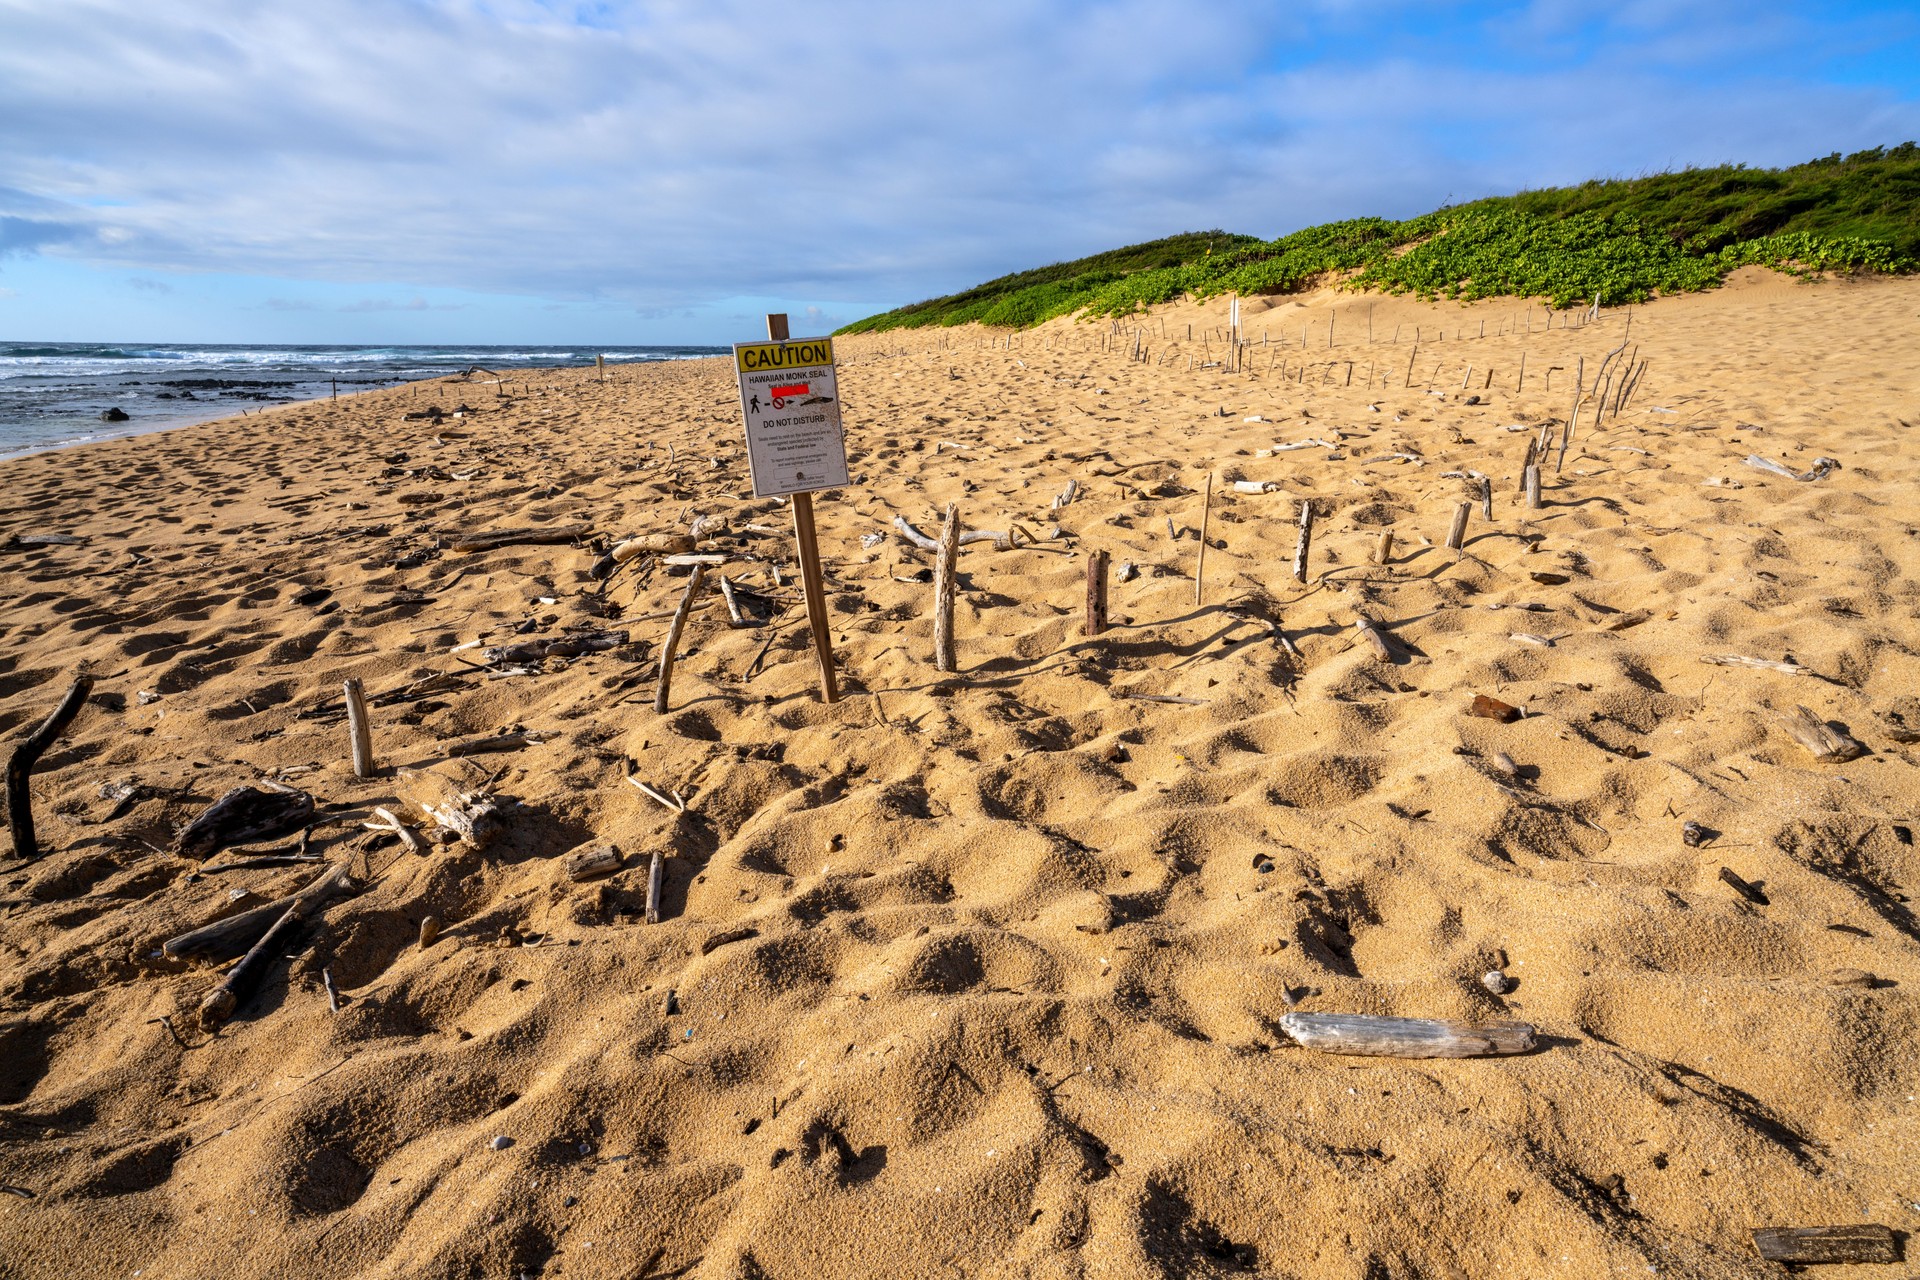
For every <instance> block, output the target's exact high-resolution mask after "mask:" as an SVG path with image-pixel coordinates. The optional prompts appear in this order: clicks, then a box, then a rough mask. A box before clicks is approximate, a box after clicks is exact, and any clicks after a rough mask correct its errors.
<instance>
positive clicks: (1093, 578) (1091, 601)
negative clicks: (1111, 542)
mask: <svg viewBox="0 0 1920 1280" xmlns="http://www.w3.org/2000/svg"><path fill="white" fill-rule="evenodd" d="M1109 558H1110V557H1109V556H1108V555H1107V553H1106V552H1104V551H1093V552H1089V553H1088V554H1087V622H1086V627H1085V630H1086V633H1087V635H1089V636H1097V635H1099V634H1101V633H1102V632H1104V631H1105V630H1106V629H1107V561H1108V560H1109Z"/></svg>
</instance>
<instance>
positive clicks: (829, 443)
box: [733, 315, 848, 702]
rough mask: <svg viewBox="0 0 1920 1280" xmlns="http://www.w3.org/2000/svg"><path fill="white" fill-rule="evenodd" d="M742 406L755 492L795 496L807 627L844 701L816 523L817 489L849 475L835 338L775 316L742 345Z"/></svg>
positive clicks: (830, 693) (832, 691) (829, 689)
mask: <svg viewBox="0 0 1920 1280" xmlns="http://www.w3.org/2000/svg"><path fill="white" fill-rule="evenodd" d="M733 350H734V364H735V367H736V369H737V370H738V372H739V375H740V410H741V412H742V414H744V415H745V417H746V423H747V465H748V468H749V470H750V471H751V472H752V475H753V493H754V496H755V497H758V498H765V497H773V496H777V495H782V494H784V495H786V496H787V499H788V501H790V502H791V503H793V541H794V547H795V550H796V551H797V552H798V554H799V559H800V581H801V585H802V587H803V588H804V589H805V591H806V598H807V630H808V631H810V632H811V633H812V635H813V652H814V656H815V657H816V658H817V659H819V662H820V700H821V701H822V702H838V701H839V700H840V681H839V679H838V678H837V677H836V676H835V674H834V670H833V636H832V635H831V634H830V633H829V632H828V630H827V595H826V592H827V587H826V580H825V577H824V575H823V574H822V573H821V571H820V543H819V541H818V539H817V538H816V537H815V535H814V528H813V491H814V490H815V489H832V488H838V487H839V486H841V485H844V484H846V483H847V479H848V477H847V449H846V442H845V439H844V437H843V436H842V435H841V426H840V402H839V399H838V396H839V392H838V389H837V382H836V379H835V376H834V368H833V342H832V340H831V339H828V338H814V339H808V340H806V341H803V342H792V341H791V340H790V338H789V335H788V332H787V318H786V316H784V315H769V316H768V317H767V341H766V342H764V343H757V342H743V343H739V344H737V345H736V346H735V347H734V349H733Z"/></svg>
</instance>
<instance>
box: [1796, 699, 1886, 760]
mask: <svg viewBox="0 0 1920 1280" xmlns="http://www.w3.org/2000/svg"><path fill="white" fill-rule="evenodd" d="M1780 727H1781V728H1782V729H1785V730H1786V731H1787V733H1788V735H1790V736H1791V737H1792V738H1793V740H1794V741H1795V742H1797V743H1799V744H1800V745H1801V746H1803V747H1805V748H1806V749H1807V753H1808V754H1809V755H1811V756H1812V757H1813V758H1814V759H1815V760H1818V761H1820V762H1821V763H1822V764H1841V763H1844V762H1845V761H1848V760H1857V759H1859V758H1860V757H1861V756H1863V755H1865V754H1867V748H1866V746H1865V744H1863V743H1861V742H1860V741H1858V740H1857V739H1855V738H1851V737H1849V736H1848V735H1846V734H1844V733H1842V732H1840V731H1839V730H1838V729H1835V728H1834V727H1833V726H1832V725H1829V724H1828V723H1827V722H1826V721H1824V720H1822V719H1821V718H1820V717H1818V716H1816V715H1814V714H1813V712H1811V711H1809V710H1807V709H1806V708H1805V707H1795V708H1794V709H1793V710H1792V711H1789V712H1786V713H1784V714H1783V715H1781V717H1780Z"/></svg>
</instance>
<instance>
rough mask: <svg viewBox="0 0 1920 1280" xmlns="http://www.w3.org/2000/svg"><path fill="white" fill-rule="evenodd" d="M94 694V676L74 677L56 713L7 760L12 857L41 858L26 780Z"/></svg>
mask: <svg viewBox="0 0 1920 1280" xmlns="http://www.w3.org/2000/svg"><path fill="white" fill-rule="evenodd" d="M92 692H93V677H92V676H90V675H85V674H82V675H79V676H76V677H74V681H73V683H72V684H71V685H69V686H68V687H67V692H66V695H65V696H64V697H62V698H61V699H60V704H59V705H58V706H56V707H55V708H54V709H53V714H52V715H50V716H48V717H47V718H46V719H45V720H42V721H41V722H40V727H39V728H37V729H35V730H34V731H33V732H32V733H30V734H28V735H27V736H26V738H24V739H23V740H22V741H21V743H20V745H19V746H17V747H15V748H14V749H13V754H12V755H11V756H9V757H8V758H7V822H8V825H9V826H11V827H12V828H13V856H14V857H16V858H22V859H24V860H26V861H28V862H32V861H33V860H34V859H36V858H38V857H39V856H40V844H39V841H38V839H37V838H36V837H35V835H34V831H33V795H32V792H31V791H30V790H29V789H28V787H27V779H28V777H29V776H30V775H31V774H32V773H33V766H34V765H36V764H38V763H39V762H40V757H41V756H43V755H45V754H46V751H47V748H48V747H50V746H52V745H53V744H54V741H55V740H56V739H58V738H59V737H60V735H61V734H62V733H64V732H66V728H67V726H68V725H70V724H72V723H73V718H74V717H75V716H77V715H79V714H80V708H81V707H82V706H84V705H85V704H86V701H87V695H88V694H90V693H92Z"/></svg>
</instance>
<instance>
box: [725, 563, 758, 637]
mask: <svg viewBox="0 0 1920 1280" xmlns="http://www.w3.org/2000/svg"><path fill="white" fill-rule="evenodd" d="M720 598H721V599H722V600H725V601H726V602H727V617H728V619H729V620H730V621H731V622H732V623H733V625H734V626H736V627H750V626H752V625H753V624H752V623H751V622H748V621H747V619H746V615H745V614H743V613H741V612H740V602H739V601H738V600H736V599H735V598H734V595H733V582H732V581H731V580H730V579H729V578H728V577H727V576H726V575H725V574H721V575H720Z"/></svg>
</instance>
